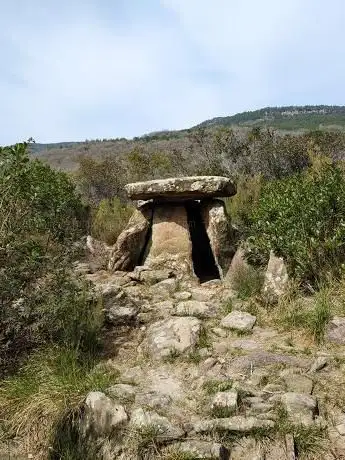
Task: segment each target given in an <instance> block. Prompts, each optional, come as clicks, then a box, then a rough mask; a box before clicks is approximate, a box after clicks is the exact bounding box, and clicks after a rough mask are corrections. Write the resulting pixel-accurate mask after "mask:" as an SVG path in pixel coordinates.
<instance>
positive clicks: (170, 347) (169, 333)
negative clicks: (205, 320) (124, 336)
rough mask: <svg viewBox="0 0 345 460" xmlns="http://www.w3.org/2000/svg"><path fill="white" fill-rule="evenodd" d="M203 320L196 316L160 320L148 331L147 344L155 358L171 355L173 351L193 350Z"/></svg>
mask: <svg viewBox="0 0 345 460" xmlns="http://www.w3.org/2000/svg"><path fill="white" fill-rule="evenodd" d="M200 330H201V322H200V320H198V319H197V318H194V317H183V318H180V317H178V318H171V319H168V320H163V321H159V322H157V323H154V324H153V325H152V326H151V327H149V329H148V331H147V346H148V349H149V351H150V353H151V355H152V357H153V358H156V359H157V358H158V359H159V358H163V357H166V356H169V354H170V353H171V352H173V351H175V350H176V351H177V352H179V353H183V352H185V351H191V350H193V348H194V347H195V345H196V343H197V342H198V339H199V335H200Z"/></svg>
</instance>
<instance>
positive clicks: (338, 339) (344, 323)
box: [326, 316, 345, 345]
mask: <svg viewBox="0 0 345 460" xmlns="http://www.w3.org/2000/svg"><path fill="white" fill-rule="evenodd" d="M326 337H327V339H328V340H329V341H330V342H334V343H337V344H339V345H344V344H345V317H343V316H335V317H334V318H333V319H332V320H331V321H330V322H329V324H328V327H327V331H326Z"/></svg>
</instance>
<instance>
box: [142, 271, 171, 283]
mask: <svg viewBox="0 0 345 460" xmlns="http://www.w3.org/2000/svg"><path fill="white" fill-rule="evenodd" d="M173 276H174V272H173V271H172V270H165V269H161V270H142V271H141V272H140V273H139V280H140V281H143V282H144V283H146V284H149V285H152V284H156V283H159V282H160V281H163V280H166V279H168V278H172V277H173Z"/></svg>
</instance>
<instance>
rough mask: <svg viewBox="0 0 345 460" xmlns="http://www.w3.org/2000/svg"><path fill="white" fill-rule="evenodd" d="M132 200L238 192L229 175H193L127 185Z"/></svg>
mask: <svg viewBox="0 0 345 460" xmlns="http://www.w3.org/2000/svg"><path fill="white" fill-rule="evenodd" d="M125 190H126V192H127V195H128V196H129V198H131V199H132V200H150V199H152V198H153V199H156V200H157V199H163V200H164V199H165V200H167V199H171V198H172V199H174V200H176V199H183V200H186V199H200V198H205V197H227V196H232V195H235V194H236V187H235V185H234V184H233V183H232V182H231V180H230V179H229V178H227V177H221V176H192V177H174V178H169V179H157V180H151V181H146V182H134V183H132V184H127V185H126V186H125Z"/></svg>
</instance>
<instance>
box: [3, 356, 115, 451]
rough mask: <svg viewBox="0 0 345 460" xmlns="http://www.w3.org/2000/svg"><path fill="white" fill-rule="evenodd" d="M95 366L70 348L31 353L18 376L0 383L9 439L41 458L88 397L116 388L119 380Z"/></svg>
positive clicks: (88, 359) (87, 358)
mask: <svg viewBox="0 0 345 460" xmlns="http://www.w3.org/2000/svg"><path fill="white" fill-rule="evenodd" d="M94 365H95V362H94V360H93V359H92V358H91V357H85V356H81V354H80V353H78V352H77V351H75V350H71V349H64V348H57V347H55V348H51V349H48V350H42V351H39V352H36V353H35V354H33V355H32V356H31V357H30V358H29V360H28V361H27V363H26V365H25V366H24V367H23V368H22V370H21V371H20V372H19V373H18V374H16V375H14V376H13V377H9V378H7V379H5V380H3V381H2V382H1V384H0V417H1V419H2V420H3V423H4V426H5V429H6V431H7V433H8V435H9V436H18V437H20V438H21V439H22V440H23V445H24V448H26V449H28V451H29V452H30V451H31V452H36V453H37V455H43V456H45V455H46V454H47V452H48V449H49V447H50V448H51V446H53V445H54V443H55V436H56V435H57V431H58V428H59V426H61V424H62V423H63V421H64V420H66V419H71V418H75V417H77V415H78V412H79V411H80V410H81V407H82V403H83V401H84V399H85V397H86V395H87V393H88V392H90V391H96V390H99V391H102V390H104V389H105V388H106V387H107V386H109V385H110V384H112V383H114V380H115V379H116V377H117V375H115V374H110V373H105V372H104V371H102V370H100V369H97V368H95V369H94ZM58 458H59V457H58Z"/></svg>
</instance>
